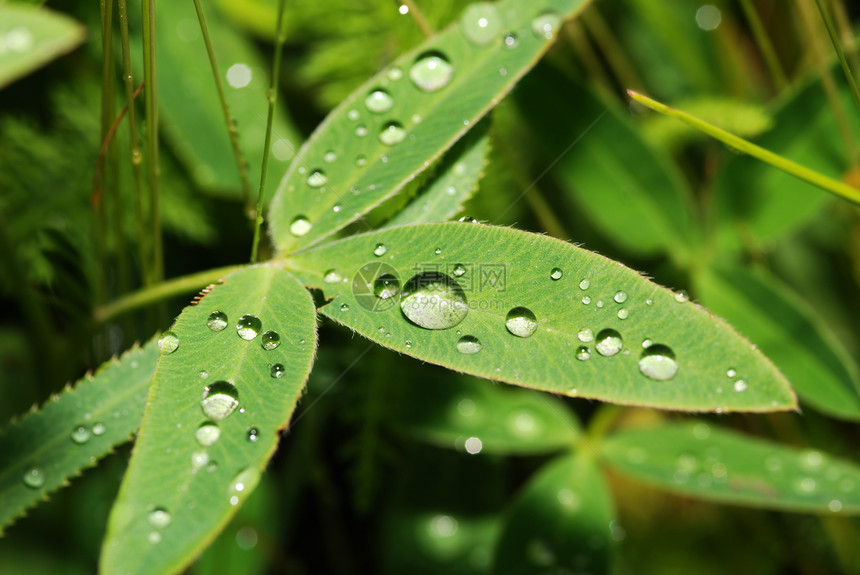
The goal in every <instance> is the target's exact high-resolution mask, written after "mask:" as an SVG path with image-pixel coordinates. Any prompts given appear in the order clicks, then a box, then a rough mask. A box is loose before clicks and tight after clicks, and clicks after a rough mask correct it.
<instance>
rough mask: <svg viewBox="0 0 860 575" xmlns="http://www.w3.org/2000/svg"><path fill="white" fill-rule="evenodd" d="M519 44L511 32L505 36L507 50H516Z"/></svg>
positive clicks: (518, 40)
mask: <svg viewBox="0 0 860 575" xmlns="http://www.w3.org/2000/svg"><path fill="white" fill-rule="evenodd" d="M519 43H520V39H519V38H517V35H516V34H514V33H513V32H510V33H508V34H505V46H507V47H508V48H516V47H517V45H518V44H519Z"/></svg>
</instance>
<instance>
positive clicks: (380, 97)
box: [364, 89, 394, 114]
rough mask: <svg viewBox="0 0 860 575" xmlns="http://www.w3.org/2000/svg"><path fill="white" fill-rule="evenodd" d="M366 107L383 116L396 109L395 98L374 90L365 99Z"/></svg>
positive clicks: (379, 90)
mask: <svg viewBox="0 0 860 575" xmlns="http://www.w3.org/2000/svg"><path fill="white" fill-rule="evenodd" d="M364 105H365V106H367V109H368V110H370V111H371V112H373V113H375V114H382V113H383V112H387V111H388V110H390V109H391V108H393V107H394V98H392V97H391V94H389V93H388V92H386V91H385V90H382V89H377V90H373V91H372V92H371V93H370V94H368V95H367V97H366V98H365V99H364Z"/></svg>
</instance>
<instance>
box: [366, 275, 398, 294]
mask: <svg viewBox="0 0 860 575" xmlns="http://www.w3.org/2000/svg"><path fill="white" fill-rule="evenodd" d="M398 293H400V280H398V279H397V278H396V277H395V276H393V275H392V274H382V275H381V276H379V277H377V278H376V279H375V280H373V294H374V295H375V296H376V297H378V298H380V299H389V298H393V297H395V296H396V295H397V294H398Z"/></svg>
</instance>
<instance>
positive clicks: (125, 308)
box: [93, 265, 244, 323]
mask: <svg viewBox="0 0 860 575" xmlns="http://www.w3.org/2000/svg"><path fill="white" fill-rule="evenodd" d="M243 267H244V266H243V265H235V266H226V267H223V268H215V269H211V270H206V271H202V272H197V273H194V274H191V275H187V276H182V277H179V278H175V279H172V280H168V281H165V282H162V283H160V284H158V285H155V286H152V287H145V288H143V289H141V290H138V291H136V292H133V293H130V294H126V295H124V296H122V297H121V298H119V299H117V300H114V301H112V302H111V303H109V304H107V305H103V306H100V307H97V308H96V309H95V311H94V312H93V319H94V320H95V321H96V322H97V323H104V322H106V321H108V320H111V319H113V318H115V317H117V316H119V315H122V314H124V313H127V312H129V311H132V310H135V309H138V308H141V307H144V306H147V305H149V304H152V303H156V302H160V301H163V300H165V299H167V298H169V297H173V296H176V295H181V294H184V293H188V292H192V291H195V290H199V289H200V288H202V287H205V286H207V285H209V284H212V283H215V282H217V281H219V280H221V279H223V278H224V276H226V275H229V274H231V273H233V272H235V271H238V270H240V269H242V268H243Z"/></svg>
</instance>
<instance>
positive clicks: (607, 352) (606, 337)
mask: <svg viewBox="0 0 860 575" xmlns="http://www.w3.org/2000/svg"><path fill="white" fill-rule="evenodd" d="M596 340H597V343H595V344H594V348H595V349H596V350H597V353H599V354H600V355H602V356H603V357H612V356H613V355H615V354H617V353H618V352H619V351H621V348H622V347H624V343H623V342H622V341H621V334H620V333H618V332H617V331H615V330H614V329H602V330H600V332H599V333H598V334H597V338H596Z"/></svg>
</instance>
